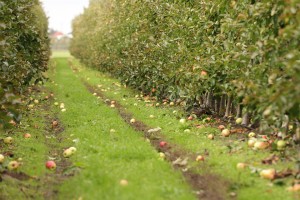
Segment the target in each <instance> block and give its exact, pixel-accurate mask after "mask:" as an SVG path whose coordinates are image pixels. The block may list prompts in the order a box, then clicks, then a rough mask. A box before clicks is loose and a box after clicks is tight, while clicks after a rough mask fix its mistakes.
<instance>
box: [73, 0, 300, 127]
mask: <svg viewBox="0 0 300 200" xmlns="http://www.w3.org/2000/svg"><path fill="white" fill-rule="evenodd" d="M73 31H74V39H73V41H72V44H71V48H70V50H71V53H72V54H73V55H74V56H76V57H77V58H79V59H80V60H81V61H82V62H83V63H85V64H87V65H88V66H92V67H94V68H97V69H99V70H101V71H104V72H109V73H111V74H112V75H114V76H116V77H119V78H120V79H121V80H122V82H123V83H125V84H126V85H128V86H131V87H133V88H137V89H139V90H141V91H142V92H144V93H146V94H151V95H155V96H157V97H158V98H159V99H165V98H167V99H169V100H171V101H180V102H183V103H184V104H186V105H187V106H190V105H193V106H195V105H199V106H200V105H201V106H206V107H210V108H211V110H213V111H214V112H216V113H219V114H220V115H225V116H226V117H230V116H232V115H236V116H237V117H239V116H242V115H246V117H245V120H244V122H243V123H244V124H245V125H247V124H248V122H247V118H249V116H252V117H251V119H252V120H250V118H249V119H248V121H249V120H250V121H249V122H250V123H252V124H254V123H255V121H257V120H259V121H264V123H266V124H268V125H272V126H274V127H277V128H278V127H280V128H281V127H282V125H283V124H284V123H283V122H286V121H288V122H293V123H294V122H295V123H297V121H299V119H300V0H260V1H258V0H241V1H234V0H233V1H228V0H214V1H211V0H190V1H183V0H145V1H139V0H109V1H108V0H93V1H91V3H90V6H89V8H87V9H86V10H85V12H84V14H82V15H80V16H78V17H77V18H76V19H75V20H74V21H73ZM153 88H155V90H154V89H153ZM153 91H155V92H153ZM225 111H226V112H225ZM262 119H263V120H262ZM287 119H288V120H287Z"/></svg>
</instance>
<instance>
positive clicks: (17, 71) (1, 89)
mask: <svg viewBox="0 0 300 200" xmlns="http://www.w3.org/2000/svg"><path fill="white" fill-rule="evenodd" d="M0 16H1V18H0V32H1V35H0V63H1V68H0V72H1V73H0V105H1V111H0V115H1V121H0V122H1V124H4V123H5V122H7V121H8V120H9V119H11V118H14V120H15V121H18V120H19V119H20V117H19V116H18V114H17V112H16V111H15V109H16V107H17V106H18V105H19V104H20V103H21V100H20V97H19V95H20V94H22V93H23V92H24V90H25V88H26V86H28V85H29V84H30V83H33V82H35V83H37V82H38V81H41V80H42V79H43V75H42V72H44V71H46V69H47V63H48V58H49V40H48V33H47V29H48V21H47V18H46V16H45V14H44V11H43V9H42V7H41V5H40V3H39V1H38V0H18V1H7V0H0Z"/></svg>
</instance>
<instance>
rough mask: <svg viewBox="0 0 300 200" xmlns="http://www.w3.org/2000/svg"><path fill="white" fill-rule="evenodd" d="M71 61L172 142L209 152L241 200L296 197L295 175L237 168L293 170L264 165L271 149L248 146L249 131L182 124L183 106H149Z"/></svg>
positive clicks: (216, 170) (85, 76)
mask: <svg viewBox="0 0 300 200" xmlns="http://www.w3.org/2000/svg"><path fill="white" fill-rule="evenodd" d="M69 60H70V62H72V63H73V64H72V65H73V67H75V68H76V69H77V71H76V75H77V76H79V77H81V78H83V79H84V80H85V81H87V82H89V83H90V84H92V85H94V86H101V87H100V89H102V93H103V94H104V95H105V96H106V97H107V98H109V99H111V100H117V101H118V102H119V103H120V104H122V105H123V106H124V107H125V108H126V109H127V110H128V112H131V113H132V114H133V116H134V117H135V118H136V119H138V120H141V121H143V122H144V123H145V124H147V125H149V126H151V127H161V128H162V134H164V135H165V136H166V138H167V139H168V140H169V141H172V142H173V143H176V144H179V145H180V146H181V147H182V148H184V149H187V150H189V151H192V152H195V153H198V154H201V155H203V154H204V152H205V151H207V152H209V156H206V161H205V162H206V163H207V164H208V166H209V169H210V171H211V172H213V173H217V174H219V175H221V176H223V177H224V178H225V179H227V180H230V181H231V183H232V185H231V189H232V191H233V192H235V193H237V198H238V199H264V200H268V199H269V200H274V199H295V197H296V198H297V194H296V195H295V194H293V193H291V192H288V191H287V190H286V188H287V187H288V186H290V185H291V183H292V181H293V179H292V178H289V179H286V180H285V181H284V182H281V181H277V182H271V181H268V180H264V179H261V178H260V177H259V175H258V173H251V170H250V169H245V170H243V171H240V170H237V168H236V166H237V163H240V162H242V163H247V164H249V165H250V166H252V167H254V168H253V170H254V169H255V168H256V169H268V168H275V169H277V170H281V169H287V168H290V169H293V168H294V163H293V162H288V161H286V160H284V161H283V162H280V161H279V162H278V163H277V164H276V165H271V166H270V165H263V164H262V163H261V160H262V159H265V158H267V157H269V156H270V155H271V154H270V151H269V150H263V151H254V150H252V149H251V148H249V147H248V146H247V135H246V134H245V139H246V140H245V141H240V140H239V139H240V138H241V136H237V135H232V136H230V137H229V138H224V137H221V136H220V131H219V130H217V129H215V128H211V127H204V128H200V129H197V128H196V127H195V124H200V125H205V123H202V122H201V121H197V122H195V121H193V122H189V121H188V120H187V123H186V124H184V125H182V124H181V123H179V119H180V118H182V117H185V114H184V113H183V111H182V110H181V108H178V107H174V106H162V105H160V106H158V107H149V106H146V105H147V104H150V103H147V102H144V101H143V100H137V98H135V96H136V95H140V94H139V93H138V92H137V91H134V90H131V89H130V88H124V87H123V86H120V83H119V81H118V80H117V79H114V78H111V77H110V76H109V75H105V74H103V73H100V72H98V71H96V70H93V69H90V68H86V67H85V66H83V65H81V64H80V63H79V62H78V60H76V59H74V58H70V59H69ZM154 104H155V103H154ZM174 111H175V112H174ZM150 115H154V118H151V117H150ZM185 129H190V131H191V132H189V133H187V132H184V130H185ZM211 133H212V134H215V136H216V137H215V140H209V139H208V138H207V135H208V134H211ZM229 151H232V153H229ZM293 153H295V152H291V154H293ZM199 173H201V172H199Z"/></svg>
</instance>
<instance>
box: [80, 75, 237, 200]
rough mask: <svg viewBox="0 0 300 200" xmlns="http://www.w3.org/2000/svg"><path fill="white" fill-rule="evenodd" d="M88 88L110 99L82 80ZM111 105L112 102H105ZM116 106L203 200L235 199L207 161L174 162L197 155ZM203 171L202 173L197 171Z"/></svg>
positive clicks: (125, 118)
mask: <svg viewBox="0 0 300 200" xmlns="http://www.w3.org/2000/svg"><path fill="white" fill-rule="evenodd" d="M82 82H83V83H84V85H85V86H86V88H87V89H88V90H89V91H90V92H91V93H92V94H94V93H96V94H97V97H100V98H101V99H102V100H105V99H108V98H107V97H106V96H105V95H104V94H103V93H102V92H101V91H99V90H98V89H97V88H96V87H94V86H92V85H90V84H88V83H87V82H86V81H84V80H82ZM104 102H105V101H104ZM105 103H106V104H107V105H110V102H105ZM115 108H116V109H117V110H118V112H119V114H120V116H121V117H122V118H123V119H124V121H125V122H126V123H127V124H129V125H131V126H132V127H133V128H134V129H135V130H136V131H139V132H143V134H144V135H143V136H144V137H145V138H147V139H149V140H150V142H151V144H152V146H153V147H154V148H155V149H156V150H157V151H158V152H162V153H164V154H165V156H166V157H165V158H166V160H167V161H168V162H170V163H171V164H172V166H173V168H174V169H175V170H178V171H180V172H181V173H182V175H183V176H184V178H185V180H186V182H187V183H188V184H189V185H190V186H191V187H192V188H193V190H194V193H195V195H196V196H197V198H198V199H201V200H223V199H235V197H234V196H230V195H229V194H228V193H229V192H228V191H229V186H230V182H229V181H227V180H225V179H223V178H222V177H220V176H218V175H216V174H213V173H211V172H210V170H209V167H208V166H207V165H205V163H201V165H199V166H192V167H191V168H187V166H186V165H180V164H174V162H176V160H178V159H185V158H187V160H195V159H196V157H197V155H196V154H195V153H191V152H188V151H185V150H183V149H181V148H180V147H179V146H178V145H176V144H172V143H170V142H168V141H167V140H166V139H165V137H164V136H163V135H162V134H161V133H160V131H159V132H157V133H156V134H155V137H152V136H151V135H149V133H148V130H150V129H153V128H152V127H149V126H147V125H146V124H144V123H143V122H142V121H138V120H136V122H135V123H130V120H131V119H132V114H131V113H129V112H128V111H126V110H125V108H124V107H122V106H121V105H120V104H119V103H118V102H117V101H115ZM160 141H167V144H168V145H167V146H165V147H161V146H160ZM196 171H201V172H202V173H201V174H199V173H196Z"/></svg>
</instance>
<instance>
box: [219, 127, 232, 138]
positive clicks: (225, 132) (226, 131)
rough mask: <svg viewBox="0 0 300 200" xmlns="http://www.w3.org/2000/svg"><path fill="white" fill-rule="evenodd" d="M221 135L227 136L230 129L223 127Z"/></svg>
mask: <svg viewBox="0 0 300 200" xmlns="http://www.w3.org/2000/svg"><path fill="white" fill-rule="evenodd" d="M221 135H222V136H224V137H228V136H229V135H230V130H229V129H223V130H222V132H221Z"/></svg>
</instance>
